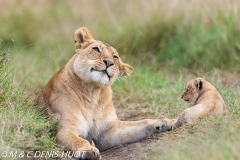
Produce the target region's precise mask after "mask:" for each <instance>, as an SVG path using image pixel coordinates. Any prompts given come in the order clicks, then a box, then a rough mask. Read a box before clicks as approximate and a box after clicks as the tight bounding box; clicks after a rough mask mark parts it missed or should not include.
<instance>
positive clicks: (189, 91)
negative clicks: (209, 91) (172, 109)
mask: <svg viewBox="0 0 240 160" xmlns="http://www.w3.org/2000/svg"><path fill="white" fill-rule="evenodd" d="M202 85H203V79H202V78H196V79H192V80H190V81H189V82H188V83H187V85H186V87H185V91H184V92H183V94H182V99H183V100H184V101H186V102H195V101H196V100H197V98H198V97H199V94H200V91H201V90H202Z"/></svg>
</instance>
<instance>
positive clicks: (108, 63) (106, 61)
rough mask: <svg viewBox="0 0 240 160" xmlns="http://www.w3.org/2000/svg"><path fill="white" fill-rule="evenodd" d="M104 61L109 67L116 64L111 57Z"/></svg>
mask: <svg viewBox="0 0 240 160" xmlns="http://www.w3.org/2000/svg"><path fill="white" fill-rule="evenodd" d="M103 62H104V63H105V65H106V67H107V68H108V67H110V66H112V65H113V64H114V63H113V61H111V60H109V59H104V60H103Z"/></svg>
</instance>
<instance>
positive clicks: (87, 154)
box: [57, 129, 100, 159]
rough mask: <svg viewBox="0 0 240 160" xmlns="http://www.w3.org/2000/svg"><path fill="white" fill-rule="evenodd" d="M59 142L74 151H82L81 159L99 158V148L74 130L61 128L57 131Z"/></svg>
mask: <svg viewBox="0 0 240 160" xmlns="http://www.w3.org/2000/svg"><path fill="white" fill-rule="evenodd" d="M57 140H58V142H59V143H60V144H61V145H63V146H67V147H69V148H70V149H71V150H72V151H80V152H81V153H80V157H76V158H80V159H99V158H100V153H99V151H98V149H97V148H96V147H94V146H92V145H90V143H89V142H88V141H87V140H85V139H83V138H80V137H78V136H77V135H76V134H75V133H74V132H73V131H71V130H70V129H60V130H59V131H58V133H57Z"/></svg>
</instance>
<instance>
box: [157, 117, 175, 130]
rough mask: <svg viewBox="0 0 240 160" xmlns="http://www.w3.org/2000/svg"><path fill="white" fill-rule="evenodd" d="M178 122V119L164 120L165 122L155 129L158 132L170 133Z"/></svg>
mask: <svg viewBox="0 0 240 160" xmlns="http://www.w3.org/2000/svg"><path fill="white" fill-rule="evenodd" d="M176 122H177V119H164V120H163V121H161V122H159V123H158V124H157V125H156V126H155V128H156V130H157V131H158V132H165V131H170V130H172V127H173V126H174V124H175V123H176Z"/></svg>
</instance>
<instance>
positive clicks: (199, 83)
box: [193, 79, 202, 90]
mask: <svg viewBox="0 0 240 160" xmlns="http://www.w3.org/2000/svg"><path fill="white" fill-rule="evenodd" d="M193 88H196V89H198V90H201V89H202V81H201V79H195V80H194V82H193Z"/></svg>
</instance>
